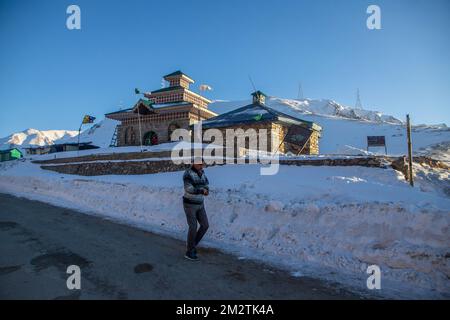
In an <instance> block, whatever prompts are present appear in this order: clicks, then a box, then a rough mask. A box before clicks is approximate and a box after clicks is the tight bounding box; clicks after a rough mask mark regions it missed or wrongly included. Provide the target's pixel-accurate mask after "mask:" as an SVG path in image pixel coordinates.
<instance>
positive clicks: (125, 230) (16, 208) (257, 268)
mask: <svg viewBox="0 0 450 320" xmlns="http://www.w3.org/2000/svg"><path fill="white" fill-rule="evenodd" d="M184 250H185V244H184V243H183V242H182V241H179V240H175V239H172V238H168V237H164V236H160V235H156V234H152V233H149V232H145V231H142V230H139V229H136V228H132V227H129V226H125V225H121V224H117V223H114V222H111V221H108V220H105V219H101V218H98V217H95V216H90V215H86V214H83V213H80V212H77V211H74V210H70V209H66V208H60V207H55V206H52V205H49V204H45V203H42V202H38V201H30V200H26V199H23V198H16V197H13V196H10V195H6V194H0V299H358V298H360V297H359V296H358V295H357V294H354V293H351V292H349V291H347V290H344V289H342V288H340V287H339V286H337V285H334V284H330V283H325V282H323V281H320V280H317V279H311V278H306V277H301V278H296V277H292V276H291V275H290V274H289V273H287V272H284V271H280V270H276V269H274V268H272V267H269V266H267V265H264V264H261V263H259V262H254V261H250V260H238V259H237V258H236V257H234V256H232V255H228V254H225V253H222V252H220V251H217V250H212V249H206V248H204V249H202V248H200V249H199V256H200V257H201V261H198V262H192V261H188V260H186V259H184V257H183V255H184ZM69 265H78V266H79V267H80V269H81V289H80V290H77V289H75V290H69V289H68V288H67V285H66V280H67V278H68V277H69V276H70V275H69V274H67V273H66V271H67V267H68V266H69Z"/></svg>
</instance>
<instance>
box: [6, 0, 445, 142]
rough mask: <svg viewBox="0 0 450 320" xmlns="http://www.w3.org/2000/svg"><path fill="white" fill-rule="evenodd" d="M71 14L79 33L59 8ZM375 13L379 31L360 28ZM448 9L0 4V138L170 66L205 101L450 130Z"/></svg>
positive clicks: (148, 84) (112, 104)
mask: <svg viewBox="0 0 450 320" xmlns="http://www.w3.org/2000/svg"><path fill="white" fill-rule="evenodd" d="M70 4H77V5H79V6H80V8H81V30H68V29H67V28H66V18H67V16H68V15H67V14H66V8H67V7H68V5H70ZM370 4H377V5H379V6H380V8H381V14H382V16H381V19H382V30H368V29H367V28H366V19H367V17H368V14H366V8H367V6H368V5H370ZM449 32H450V1H447V0H442V1H440V0H433V1H425V0H410V1H403V0H395V1H392V0H391V1H378V0H375V1H374V0H372V1H364V0H355V1H351V0H346V1H333V0H315V1H313V0H307V1H300V0H292V1H280V0H278V1H272V0H266V1H263V0H239V1H238V0H227V1H225V0H214V1H213V0H191V1H187V0H184V1H177V0H172V1H162V0H160V1H151V0H149V1H137V0H129V1H106V0H105V1H100V0H88V1H84V0H71V1H62V0H59V1H56V0H55V1H46V0H41V1H22V0H0V137H3V136H6V135H8V134H10V133H12V132H15V131H20V130H24V129H26V128H29V127H32V128H36V129H40V130H44V129H72V130H77V129H78V127H79V123H80V121H81V118H82V116H83V115H84V114H91V115H94V116H96V117H97V118H98V119H101V118H103V115H104V113H107V112H110V111H114V110H117V109H118V108H119V105H120V104H122V106H123V107H129V106H131V105H132V104H133V103H134V102H135V101H136V96H135V95H134V92H133V89H134V88H135V87H139V88H141V89H142V90H148V91H151V90H154V89H158V88H160V87H161V76H162V75H164V74H167V73H170V72H172V71H175V70H178V69H181V70H182V71H184V72H185V73H187V74H188V75H190V76H191V77H192V78H194V79H195V80H197V81H196V83H195V85H194V90H195V91H198V85H200V84H201V83H207V84H209V85H211V86H212V87H213V88H214V90H213V91H212V92H210V93H208V94H207V96H208V97H209V98H211V99H226V100H242V99H247V98H249V94H250V92H251V91H252V86H251V84H250V82H249V80H248V75H251V77H252V78H253V80H254V82H255V84H256V86H257V87H258V89H261V90H263V91H264V92H266V93H267V94H269V95H275V96H279V97H285V98H295V97H296V96H297V90H298V83H299V82H300V81H301V82H302V86H303V91H304V95H305V97H308V98H329V99H334V100H336V101H338V102H340V103H343V104H347V105H351V106H353V105H354V104H355V92H356V88H358V87H359V88H360V92H361V98H362V102H363V105H364V107H365V108H367V109H377V110H379V111H382V112H383V113H386V114H392V115H394V116H397V117H400V118H404V115H405V114H406V113H408V112H409V113H410V114H411V116H412V119H413V121H414V122H415V123H443V122H445V123H447V124H450V102H449V101H450V54H449V51H450V37H449V36H448V34H449Z"/></svg>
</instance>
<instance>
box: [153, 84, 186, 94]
mask: <svg viewBox="0 0 450 320" xmlns="http://www.w3.org/2000/svg"><path fill="white" fill-rule="evenodd" d="M179 89H185V88H183V87H182V86H173V87H167V88H161V89H158V90H154V91H152V92H150V93H151V94H154V93H159V92H166V91H171V90H179Z"/></svg>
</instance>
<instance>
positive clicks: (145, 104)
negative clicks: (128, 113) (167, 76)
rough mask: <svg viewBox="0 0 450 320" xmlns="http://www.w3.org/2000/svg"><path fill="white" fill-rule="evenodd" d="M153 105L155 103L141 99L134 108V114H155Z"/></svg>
mask: <svg viewBox="0 0 450 320" xmlns="http://www.w3.org/2000/svg"><path fill="white" fill-rule="evenodd" d="M152 104H153V103H152V101H151V100H147V99H139V101H138V102H136V104H135V105H134V107H133V112H134V113H138V110H139V114H149V113H154V112H155V109H154V108H153V106H152Z"/></svg>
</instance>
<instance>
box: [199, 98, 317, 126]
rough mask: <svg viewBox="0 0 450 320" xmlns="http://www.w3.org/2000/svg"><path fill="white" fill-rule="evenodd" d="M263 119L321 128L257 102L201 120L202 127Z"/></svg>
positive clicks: (253, 121) (260, 120)
mask: <svg viewBox="0 0 450 320" xmlns="http://www.w3.org/2000/svg"><path fill="white" fill-rule="evenodd" d="M263 121H278V122H284V123H287V124H295V125H299V126H302V127H307V128H309V129H312V130H317V131H320V130H322V128H321V127H320V126H319V125H317V124H315V123H314V122H310V121H305V120H302V119H299V118H296V117H293V116H290V115H287V114H285V113H282V112H280V111H277V110H275V109H272V108H270V107H268V106H266V105H262V104H259V103H252V104H249V105H246V106H244V107H241V108H238V109H235V110H232V111H230V112H227V113H223V114H221V115H219V116H217V117H213V118H210V119H208V120H205V121H202V126H203V128H205V129H207V128H216V127H228V126H233V125H236V124H244V123H246V124H248V123H256V122H263Z"/></svg>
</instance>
